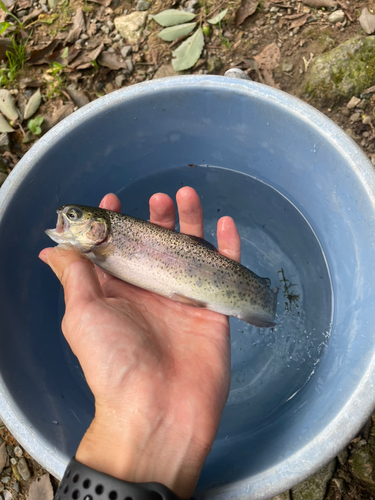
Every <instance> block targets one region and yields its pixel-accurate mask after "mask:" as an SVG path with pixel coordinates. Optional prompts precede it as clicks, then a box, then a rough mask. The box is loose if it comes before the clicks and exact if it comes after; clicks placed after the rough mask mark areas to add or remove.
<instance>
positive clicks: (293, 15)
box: [283, 12, 306, 20]
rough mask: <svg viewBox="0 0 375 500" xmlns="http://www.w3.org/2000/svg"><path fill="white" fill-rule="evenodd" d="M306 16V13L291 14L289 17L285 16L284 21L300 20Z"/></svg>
mask: <svg viewBox="0 0 375 500" xmlns="http://www.w3.org/2000/svg"><path fill="white" fill-rule="evenodd" d="M305 15H306V14H305V13H303V12H299V13H298V14H290V15H289V16H283V18H284V19H288V20H290V19H298V18H300V17H303V16H305Z"/></svg>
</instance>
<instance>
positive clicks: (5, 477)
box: [1, 476, 10, 484]
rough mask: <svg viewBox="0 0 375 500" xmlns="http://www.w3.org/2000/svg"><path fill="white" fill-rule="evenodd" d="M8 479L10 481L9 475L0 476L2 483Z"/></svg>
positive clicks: (7, 481)
mask: <svg viewBox="0 0 375 500" xmlns="http://www.w3.org/2000/svg"><path fill="white" fill-rule="evenodd" d="M9 481H10V477H9V476H4V477H2V478H1V482H2V483H3V484H8V483H9Z"/></svg>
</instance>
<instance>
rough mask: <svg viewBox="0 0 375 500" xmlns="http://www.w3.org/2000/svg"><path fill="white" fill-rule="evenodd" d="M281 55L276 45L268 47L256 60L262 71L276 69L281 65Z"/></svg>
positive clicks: (271, 44)
mask: <svg viewBox="0 0 375 500" xmlns="http://www.w3.org/2000/svg"><path fill="white" fill-rule="evenodd" d="M280 58H281V53H280V49H279V47H278V46H277V45H276V43H270V44H269V45H267V46H266V47H265V48H264V49H263V50H262V52H261V53H260V54H258V55H257V56H254V59H255V60H256V62H257V63H258V65H259V68H260V69H262V70H263V69H275V68H277V67H278V65H279V64H280Z"/></svg>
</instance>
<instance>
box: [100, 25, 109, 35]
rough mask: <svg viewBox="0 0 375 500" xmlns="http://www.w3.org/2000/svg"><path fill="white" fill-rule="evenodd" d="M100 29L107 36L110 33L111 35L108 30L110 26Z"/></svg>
mask: <svg viewBox="0 0 375 500" xmlns="http://www.w3.org/2000/svg"><path fill="white" fill-rule="evenodd" d="M100 29H101V30H102V31H103V33H105V34H106V35H108V33H109V28H108V26H101V28H100Z"/></svg>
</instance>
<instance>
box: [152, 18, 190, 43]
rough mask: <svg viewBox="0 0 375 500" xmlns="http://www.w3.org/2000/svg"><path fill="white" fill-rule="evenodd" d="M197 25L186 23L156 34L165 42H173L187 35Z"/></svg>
mask: <svg viewBox="0 0 375 500" xmlns="http://www.w3.org/2000/svg"><path fill="white" fill-rule="evenodd" d="M196 25H197V23H187V24H179V25H178V26H171V27H170V28H165V29H164V30H163V31H161V32H160V33H158V37H160V38H161V39H162V40H165V41H166V42H173V40H177V38H180V37H181V36H185V35H188V34H189V33H190V32H191V31H193V29H194V28H195V27H196Z"/></svg>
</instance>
